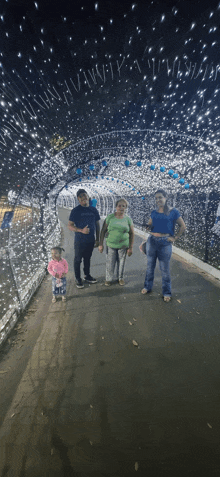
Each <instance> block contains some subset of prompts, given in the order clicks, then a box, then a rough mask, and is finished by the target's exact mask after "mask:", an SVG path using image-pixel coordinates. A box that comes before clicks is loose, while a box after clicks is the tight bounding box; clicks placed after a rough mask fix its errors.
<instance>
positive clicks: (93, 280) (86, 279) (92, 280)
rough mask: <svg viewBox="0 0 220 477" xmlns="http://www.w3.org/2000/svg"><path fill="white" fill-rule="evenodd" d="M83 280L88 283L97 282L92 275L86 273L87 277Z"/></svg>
mask: <svg viewBox="0 0 220 477" xmlns="http://www.w3.org/2000/svg"><path fill="white" fill-rule="evenodd" d="M84 280H85V282H88V283H97V280H96V279H95V278H93V277H91V275H88V276H87V277H84Z"/></svg>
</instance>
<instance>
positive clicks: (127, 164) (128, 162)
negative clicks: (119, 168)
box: [125, 159, 130, 167]
mask: <svg viewBox="0 0 220 477" xmlns="http://www.w3.org/2000/svg"><path fill="white" fill-rule="evenodd" d="M129 165H130V161H128V160H127V159H126V161H125V166H126V167H128V166H129Z"/></svg>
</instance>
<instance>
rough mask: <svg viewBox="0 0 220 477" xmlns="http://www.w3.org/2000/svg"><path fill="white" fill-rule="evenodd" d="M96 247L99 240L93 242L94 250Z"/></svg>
mask: <svg viewBox="0 0 220 477" xmlns="http://www.w3.org/2000/svg"><path fill="white" fill-rule="evenodd" d="M98 246H99V240H95V243H94V248H97V247H98Z"/></svg>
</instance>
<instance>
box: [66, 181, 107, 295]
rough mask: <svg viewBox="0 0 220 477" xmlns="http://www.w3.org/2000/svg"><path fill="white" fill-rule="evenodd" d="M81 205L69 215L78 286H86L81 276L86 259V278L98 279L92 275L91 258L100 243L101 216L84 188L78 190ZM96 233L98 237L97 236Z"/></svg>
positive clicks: (88, 280)
mask: <svg viewBox="0 0 220 477" xmlns="http://www.w3.org/2000/svg"><path fill="white" fill-rule="evenodd" d="M76 196H77V199H78V201H79V205H78V206H77V207H75V208H74V209H72V211H71V213H70V216H69V224H68V228H69V230H72V231H73V232H75V241H74V250H75V257H74V272H75V278H76V286H77V288H84V285H83V282H82V280H81V276H80V264H81V261H82V259H83V261H84V274H85V276H84V280H85V281H86V282H88V283H96V282H97V280H96V279H95V278H93V277H91V275H90V260H91V256H92V252H93V249H94V247H98V245H99V231H100V227H99V220H100V216H99V213H98V211H97V209H96V208H95V207H92V206H90V205H89V196H88V194H87V193H86V191H85V190H84V189H79V190H78V191H77V194H76ZM95 234H96V238H95Z"/></svg>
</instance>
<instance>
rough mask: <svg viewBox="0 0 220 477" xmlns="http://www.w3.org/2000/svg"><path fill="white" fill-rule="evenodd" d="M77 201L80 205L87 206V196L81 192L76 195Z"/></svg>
mask: <svg viewBox="0 0 220 477" xmlns="http://www.w3.org/2000/svg"><path fill="white" fill-rule="evenodd" d="M78 201H79V203H80V205H82V207H89V196H88V194H85V193H84V192H82V194H79V195H78Z"/></svg>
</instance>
